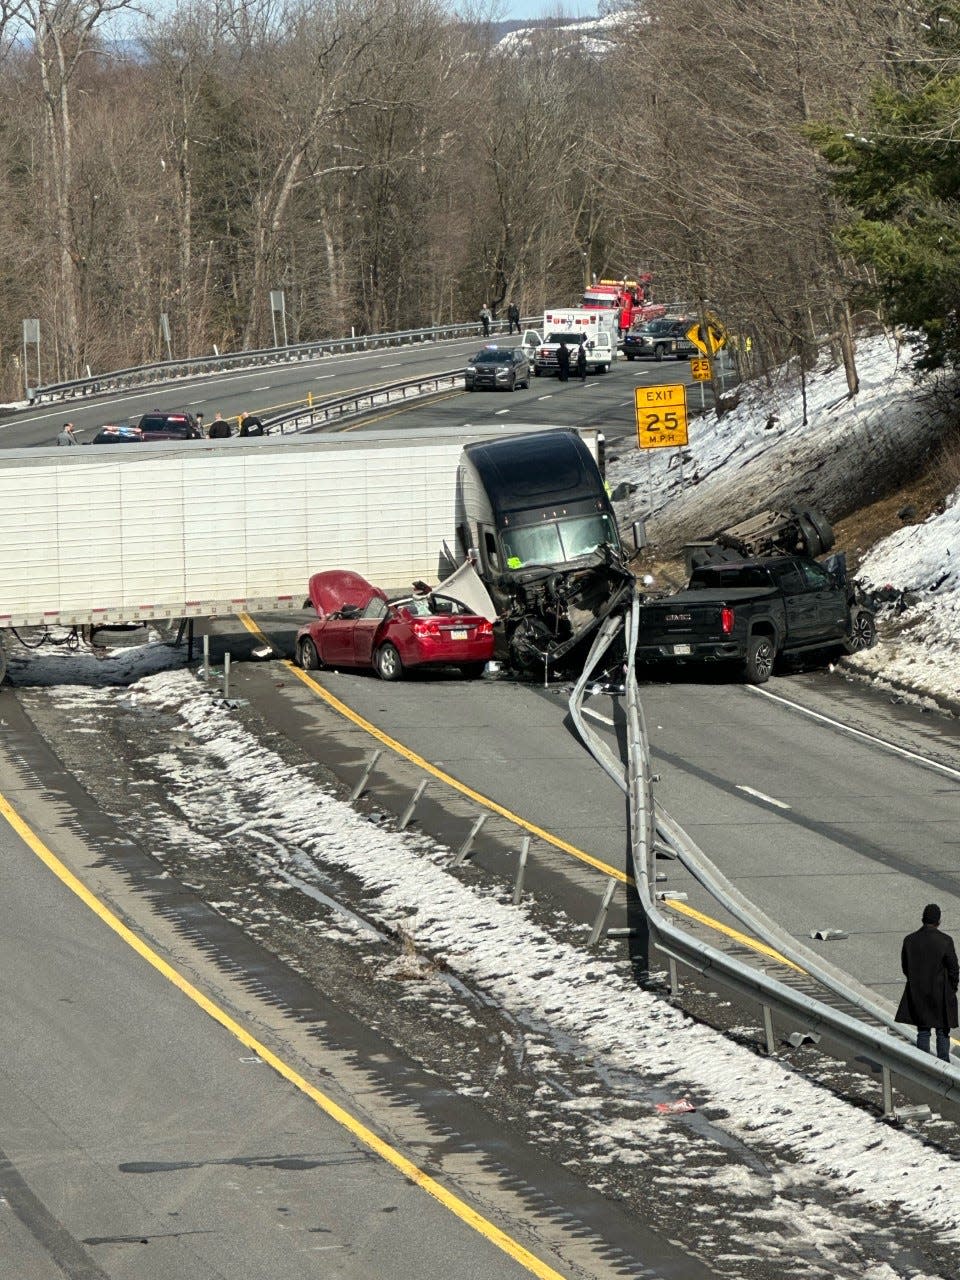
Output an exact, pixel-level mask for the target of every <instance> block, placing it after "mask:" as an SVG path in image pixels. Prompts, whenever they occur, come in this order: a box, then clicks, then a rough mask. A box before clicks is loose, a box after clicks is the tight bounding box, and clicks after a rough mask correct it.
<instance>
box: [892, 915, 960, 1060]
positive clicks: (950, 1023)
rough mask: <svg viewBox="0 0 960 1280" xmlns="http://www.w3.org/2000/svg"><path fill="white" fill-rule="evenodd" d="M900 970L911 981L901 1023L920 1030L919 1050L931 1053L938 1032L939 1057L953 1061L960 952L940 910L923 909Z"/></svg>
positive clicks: (905, 944)
mask: <svg viewBox="0 0 960 1280" xmlns="http://www.w3.org/2000/svg"><path fill="white" fill-rule="evenodd" d="M900 967H901V969H902V970H903V975H904V977H905V978H906V980H907V983H906V986H905V987H904V991H903V995H902V996H901V998H900V1004H899V1006H898V1008H897V1015H896V1018H897V1022H906V1023H907V1024H908V1025H909V1026H912V1027H916V1028H917V1048H918V1049H922V1050H923V1052H924V1053H929V1052H930V1032H931V1031H934V1032H936V1037H937V1057H938V1058H942V1060H943V1061H944V1062H949V1061H950V1029H951V1027H955V1026H957V983H958V980H960V967H958V963H957V950H956V947H955V946H954V944H953V939H952V938H951V937H950V935H949V934H948V933H941V932H940V908H939V907H938V906H937V904H936V903H935V902H930V903H928V904H927V906H925V907H924V908H923V915H922V917H921V925H920V928H919V929H918V930H917V931H916V932H915V933H908V934H907V936H906V937H905V938H904V940H903V946H902V947H901V949H900Z"/></svg>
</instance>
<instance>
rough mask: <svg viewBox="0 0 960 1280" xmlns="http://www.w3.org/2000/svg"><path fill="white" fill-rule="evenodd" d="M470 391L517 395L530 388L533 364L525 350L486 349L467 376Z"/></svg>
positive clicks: (467, 372) (468, 368) (469, 367)
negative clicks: (521, 390) (488, 390)
mask: <svg viewBox="0 0 960 1280" xmlns="http://www.w3.org/2000/svg"><path fill="white" fill-rule="evenodd" d="M463 385H464V386H465V387H466V389H467V390H468V391H479V390H481V388H483V387H489V388H490V389H491V390H492V391H515V390H516V389H517V387H529V385H530V362H529V361H528V360H527V357H526V356H525V355H524V353H523V348H522V347H497V346H489V347H482V348H481V349H480V350H479V351H478V352H477V354H476V355H475V356H474V357H473V359H472V360H471V361H470V363H469V364H468V365H467V367H466V369H465V370H464V373H463Z"/></svg>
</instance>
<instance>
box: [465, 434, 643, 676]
mask: <svg viewBox="0 0 960 1280" xmlns="http://www.w3.org/2000/svg"><path fill="white" fill-rule="evenodd" d="M593 439H594V442H595V447H596V450H597V454H596V455H595V454H594V453H593V452H591V449H590V448H589V447H588V445H587V443H586V442H585V440H584V439H582V438H581V436H580V435H579V434H578V433H577V432H576V431H572V430H570V431H567V430H552V431H538V432H536V433H535V434H531V435H521V436H509V437H504V438H503V439H500V440H492V441H484V442H482V443H476V444H469V445H466V446H465V447H464V450H463V456H462V458H461V463H460V470H459V475H458V481H457V537H458V541H459V543H460V550H461V552H462V554H463V555H464V556H467V555H470V554H471V553H474V554H475V557H476V561H477V570H478V572H479V574H480V576H481V577H482V578H483V580H484V583H485V584H486V586H487V589H488V590H489V591H490V594H491V596H492V598H493V601H494V603H495V605H496V607H497V611H498V613H499V615H500V618H501V619H502V621H503V624H504V641H505V644H506V649H507V657H508V660H509V661H510V663H511V665H513V666H514V667H516V668H518V669H519V670H521V671H530V672H537V673H540V674H554V675H559V674H566V670H567V668H568V667H569V666H570V665H571V664H573V663H575V662H576V655H577V653H578V652H579V650H580V646H581V642H582V641H584V640H585V639H586V638H587V637H589V636H590V635H591V633H592V632H593V631H594V630H595V629H596V627H597V626H598V625H599V624H600V622H601V621H602V620H603V619H604V618H605V617H606V616H607V615H608V614H609V613H610V612H612V611H613V610H614V609H615V608H618V607H621V606H624V605H625V604H626V602H627V601H629V599H630V596H631V593H632V592H633V590H634V588H635V579H634V577H633V574H632V573H631V572H630V570H629V569H628V567H627V565H626V558H625V556H624V551H623V547H622V545H621V542H620V535H619V532H618V530H617V522H616V517H615V515H614V512H613V507H612V506H611V503H610V499H609V497H608V495H607V491H606V487H605V485H604V481H603V475H602V471H601V465H600V464H601V461H602V446H603V437H602V436H601V435H600V434H599V433H596V435H595V436H594V437H593Z"/></svg>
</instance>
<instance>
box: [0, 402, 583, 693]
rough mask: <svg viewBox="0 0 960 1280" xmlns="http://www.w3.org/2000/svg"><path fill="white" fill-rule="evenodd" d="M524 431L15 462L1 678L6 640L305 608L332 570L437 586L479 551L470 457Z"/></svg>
mask: <svg viewBox="0 0 960 1280" xmlns="http://www.w3.org/2000/svg"><path fill="white" fill-rule="evenodd" d="M520 430H521V429H517V428H514V429H513V430H511V429H510V428H501V427H494V428H470V429H469V430H465V429H463V428H432V429H430V430H429V431H424V430H413V431H404V432H403V433H401V432H398V431H374V432H364V433H363V434H357V435H346V434H341V435H337V436H289V437H277V438H275V439H272V438H269V437H268V438H266V439H254V440H250V441H247V440H241V439H236V440H232V441H218V442H216V443H213V442H209V443H208V442H205V441H204V442H200V441H186V442H184V443H182V444H181V443H168V444H159V443H158V444H151V445H139V444H129V445H113V446H109V447H107V446H104V447H92V446H91V447H89V448H73V449H62V448H60V449H57V448H52V449H21V450H5V451H0V537H2V542H0V546H2V548H3V551H2V555H0V678H2V668H3V667H4V665H5V663H4V659H3V657H2V636H3V629H9V628H14V627H15V628H20V627H36V626H43V625H49V626H54V627H74V626H97V625H103V624H108V623H117V622H137V621H143V622H148V621H151V620H164V619H175V618H209V617H217V616H223V615H225V614H231V613H237V612H244V611H253V610H256V611H260V612H276V611H280V610H289V609H299V608H301V607H302V604H303V601H304V598H305V596H306V590H307V580H308V578H309V577H310V575H311V574H312V573H317V572H319V571H321V570H324V569H337V568H349V569H353V570H355V571H356V572H358V573H361V574H362V575H363V576H364V577H366V578H368V579H369V580H370V581H371V582H374V583H376V584H377V585H378V586H381V587H384V588H385V589H387V590H388V591H389V590H396V591H403V590H409V588H410V586H411V584H412V583H413V582H414V581H416V580H418V579H426V580H427V581H435V580H437V579H438V578H440V577H442V576H444V575H445V574H446V573H447V572H449V570H450V569H451V568H452V567H454V564H455V563H457V562H458V561H459V560H461V559H462V558H463V557H464V555H465V554H466V549H465V548H464V547H463V546H462V545H459V546H458V536H459V539H460V542H462V540H463V537H464V529H465V525H464V522H463V519H462V509H461V510H460V518H459V524H458V475H459V469H460V465H461V455H462V453H463V448H464V445H465V444H467V443H477V442H490V443H495V442H496V441H498V440H500V439H509V438H513V437H515V436H517V435H518V434H519V433H520ZM522 430H523V431H525V432H526V433H529V432H530V430H531V429H530V428H529V427H527V428H524V429H522ZM534 430H535V432H536V434H538V435H539V434H540V431H539V430H538V429H534ZM547 431H548V434H555V437H556V440H557V445H558V447H560V440H561V437H565V438H566V439H567V441H569V437H570V432H569V431H563V430H560V429H552V431H551V430H550V429H547ZM581 434H582V437H583V438H584V439H585V440H586V441H587V442H588V447H589V448H590V449H591V451H592V455H593V458H596V456H597V450H598V448H599V445H600V440H601V439H602V437H599V436H598V433H597V432H590V431H586V432H583V433H581ZM546 457H547V458H548V459H549V450H548V453H547V455H546ZM588 461H589V459H588ZM546 465H548V466H549V461H547V463H546ZM591 465H593V466H594V470H596V465H595V463H591ZM562 474H563V467H559V468H558V476H560V475H562ZM597 475H598V478H599V473H597ZM560 483H561V484H562V483H563V481H562V480H561V481H560ZM560 497H561V498H562V492H561V493H560ZM538 501H539V499H538ZM461 508H462V504H461Z"/></svg>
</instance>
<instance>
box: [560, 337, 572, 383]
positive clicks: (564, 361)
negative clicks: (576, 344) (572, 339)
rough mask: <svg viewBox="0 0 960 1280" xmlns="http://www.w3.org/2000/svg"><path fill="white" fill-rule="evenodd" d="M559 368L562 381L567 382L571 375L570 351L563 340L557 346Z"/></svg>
mask: <svg viewBox="0 0 960 1280" xmlns="http://www.w3.org/2000/svg"><path fill="white" fill-rule="evenodd" d="M557 369H558V370H559V372H560V381H561V382H566V381H567V380H568V379H569V377H570V352H569V351H568V350H567V344H566V343H565V342H561V343H560V346H559V347H558V348H557Z"/></svg>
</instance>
